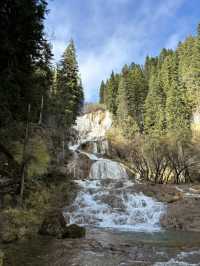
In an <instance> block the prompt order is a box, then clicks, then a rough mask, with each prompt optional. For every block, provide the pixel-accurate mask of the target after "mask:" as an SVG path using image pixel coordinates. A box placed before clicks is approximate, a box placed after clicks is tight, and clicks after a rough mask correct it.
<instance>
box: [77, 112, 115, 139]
mask: <svg viewBox="0 0 200 266" xmlns="http://www.w3.org/2000/svg"><path fill="white" fill-rule="evenodd" d="M111 125H112V115H111V113H110V112H109V111H102V110H99V111H96V112H91V113H88V114H85V115H83V116H80V117H78V119H77V123H76V126H75V129H76V130H77V131H78V133H79V143H83V142H87V141H98V140H103V139H105V135H106V131H107V130H108V129H109V128H110V127H111Z"/></svg>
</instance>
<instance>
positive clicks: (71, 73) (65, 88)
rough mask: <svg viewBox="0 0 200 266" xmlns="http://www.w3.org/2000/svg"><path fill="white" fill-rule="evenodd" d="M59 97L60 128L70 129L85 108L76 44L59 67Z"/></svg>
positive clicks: (65, 53) (67, 51) (68, 50)
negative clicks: (83, 107)
mask: <svg viewBox="0 0 200 266" xmlns="http://www.w3.org/2000/svg"><path fill="white" fill-rule="evenodd" d="M57 97H58V106H59V108H58V109H59V110H60V111H58V113H59V115H60V121H59V124H60V126H64V127H66V128H69V127H70V126H71V124H72V123H74V122H75V120H76V117H77V115H78V114H80V111H81V108H82V106H83V100H84V95H83V87H82V83H81V79H80V77H79V70H78V63H77V60H76V51H75V46H74V42H73V41H70V44H69V45H68V47H67V48H66V50H65V52H64V54H63V58H62V60H61V62H60V65H59V67H58V74H57Z"/></svg>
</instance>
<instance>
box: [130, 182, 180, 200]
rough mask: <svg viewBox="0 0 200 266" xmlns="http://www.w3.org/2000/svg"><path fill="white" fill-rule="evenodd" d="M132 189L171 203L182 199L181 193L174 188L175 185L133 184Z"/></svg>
mask: <svg viewBox="0 0 200 266" xmlns="http://www.w3.org/2000/svg"><path fill="white" fill-rule="evenodd" d="M134 190H135V191H136V192H143V193H144V194H145V195H147V196H149V197H152V198H156V199H157V200H158V201H161V202H165V203H173V202H176V201H179V200H181V199H183V194H182V193H181V192H180V191H178V190H177V189H176V186H175V185H166V184H164V185H162V184H156V185H154V184H152V185H151V184H135V186H134Z"/></svg>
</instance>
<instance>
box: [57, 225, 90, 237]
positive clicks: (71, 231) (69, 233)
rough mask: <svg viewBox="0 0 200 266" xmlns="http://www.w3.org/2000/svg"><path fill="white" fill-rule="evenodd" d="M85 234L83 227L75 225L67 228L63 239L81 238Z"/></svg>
mask: <svg viewBox="0 0 200 266" xmlns="http://www.w3.org/2000/svg"><path fill="white" fill-rule="evenodd" d="M85 234H86V230H85V228H84V227H81V226H78V225H77V224H71V225H69V226H67V227H66V228H65V230H64V233H63V236H62V237H63V238H81V237H84V236H85Z"/></svg>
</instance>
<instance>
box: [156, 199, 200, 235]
mask: <svg viewBox="0 0 200 266" xmlns="http://www.w3.org/2000/svg"><path fill="white" fill-rule="evenodd" d="M199 206H200V198H184V199H182V200H179V201H175V202H173V203H170V204H168V207H167V212H166V214H165V215H164V216H163V217H162V218H161V225H162V226H163V227H165V228H167V229H175V230H183V231H195V232H200V212H199Z"/></svg>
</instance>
